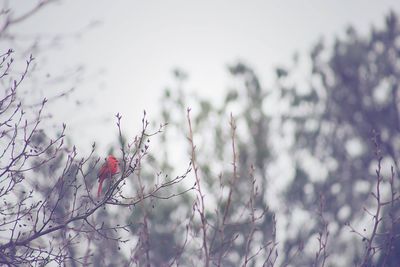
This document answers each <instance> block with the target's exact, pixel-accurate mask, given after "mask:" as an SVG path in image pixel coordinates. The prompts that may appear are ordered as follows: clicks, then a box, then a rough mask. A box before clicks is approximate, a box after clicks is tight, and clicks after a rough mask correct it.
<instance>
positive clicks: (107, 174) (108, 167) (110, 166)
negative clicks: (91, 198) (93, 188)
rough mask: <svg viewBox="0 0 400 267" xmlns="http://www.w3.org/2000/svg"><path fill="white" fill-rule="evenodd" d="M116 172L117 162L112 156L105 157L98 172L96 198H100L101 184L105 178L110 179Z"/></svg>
mask: <svg viewBox="0 0 400 267" xmlns="http://www.w3.org/2000/svg"><path fill="white" fill-rule="evenodd" d="M117 171H118V160H117V158H116V157H114V156H113V155H109V156H108V157H107V160H106V162H104V164H103V166H101V169H100V171H99V174H98V177H99V189H97V197H100V194H101V191H102V189H103V182H104V180H105V179H106V178H111V177H112V176H113V175H114V174H116V173H117Z"/></svg>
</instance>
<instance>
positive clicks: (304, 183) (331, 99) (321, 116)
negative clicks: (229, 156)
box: [278, 12, 400, 266]
mask: <svg viewBox="0 0 400 267" xmlns="http://www.w3.org/2000/svg"><path fill="white" fill-rule="evenodd" d="M399 55H400V23H399V21H398V17H397V15H396V14H395V13H393V12H391V13H389V14H388V15H387V17H386V20H385V26H384V28H383V29H381V30H378V29H372V31H371V33H370V35H369V36H368V37H362V36H360V35H359V34H358V33H357V31H356V30H355V29H354V28H352V27H349V28H348V30H347V32H346V36H345V37H344V38H343V39H339V38H338V39H337V40H336V41H335V43H334V46H333V48H332V50H330V49H327V48H325V45H324V43H323V42H322V41H320V42H319V43H318V44H317V45H315V47H314V49H313V50H312V52H311V66H312V73H311V75H310V79H309V81H310V82H309V90H308V91H304V90H303V91H300V90H298V89H299V88H298V87H297V86H296V85H294V86H293V84H292V85H289V84H290V83H288V82H287V80H289V79H290V78H291V77H290V76H291V74H292V73H293V72H294V71H293V70H288V71H287V73H288V75H287V76H283V77H282V75H278V76H279V77H278V83H279V85H280V90H281V92H282V97H283V98H285V99H288V100H289V101H290V104H291V107H292V108H291V109H290V110H289V111H288V112H287V113H286V114H285V116H284V117H283V124H282V125H283V126H285V125H288V124H291V125H293V123H294V125H295V139H294V140H295V144H294V146H293V155H295V161H296V174H295V178H294V181H293V183H292V184H291V185H290V187H289V188H288V190H287V193H286V199H287V200H288V203H290V205H291V206H292V207H303V206H305V207H306V208H307V209H308V210H313V209H314V210H315V209H316V206H317V200H318V197H319V195H320V194H322V195H323V196H324V198H325V199H326V206H325V214H326V216H327V217H328V218H329V221H330V223H331V224H332V229H336V230H334V231H333V232H332V233H331V234H332V235H333V236H335V237H334V239H335V242H334V244H333V243H331V246H332V251H335V252H337V253H346V251H347V254H349V257H353V261H354V262H353V263H351V262H350V263H348V264H357V261H358V264H359V258H358V256H357V255H360V254H359V253H358V252H359V251H357V249H356V250H355V249H354V245H353V244H352V243H349V242H348V241H347V240H346V239H344V238H342V239H341V238H340V237H343V236H344V235H345V233H347V232H349V230H350V229H349V228H348V227H345V226H346V224H347V223H349V222H350V223H351V222H355V221H356V220H359V219H360V218H362V217H363V216H369V215H367V214H366V213H365V212H364V211H363V207H365V206H366V207H368V205H369V204H370V203H369V202H368V200H367V197H368V195H369V193H370V192H371V190H373V188H375V187H374V186H375V185H376V179H375V178H374V177H375V176H376V174H375V173H374V170H375V168H376V166H377V158H376V156H375V147H374V143H373V142H372V141H371V138H375V137H376V138H377V139H378V140H377V141H378V143H379V147H380V149H382V153H381V154H382V156H383V157H384V160H383V162H384V163H386V164H385V165H384V168H386V169H388V170H389V169H390V164H393V165H394V166H395V170H396V173H399V171H400V169H399V165H398V162H397V159H398V158H399V151H400V142H399V140H400V135H399V130H400V118H399V116H400V112H399V108H400V106H399V103H400V91H399V84H400V64H399V63H400V57H399ZM280 73H282V71H280ZM315 172H318V174H317V175H314V174H315ZM316 176H318V177H316ZM389 176H390V175H389ZM387 181H388V180H386V184H388V182H387ZM396 188H397V189H398V184H397V183H396ZM386 196H390V194H386ZM388 199H389V197H387V200H388ZM399 208H400V207H399V206H398V204H397V205H396V206H394V207H390V208H389V207H387V209H386V215H387V214H388V212H389V209H391V212H395V214H397V216H398V214H399V212H400V210H399ZM290 213H291V212H288V216H290ZM293 219H294V218H293ZM383 226H384V227H383V228H382V230H381V232H382V233H384V232H385V233H388V232H387V231H386V230H387V229H388V227H389V228H390V227H391V225H383ZM319 227H320V225H318V224H315V225H314V227H312V228H311V229H310V232H309V233H304V231H302V232H301V233H299V236H298V237H296V238H295V240H298V239H308V238H309V237H310V236H312V234H315V233H317V232H318V228H319ZM385 228H386V230H385ZM366 230H368V231H369V230H370V229H366ZM397 233H398V232H397ZM381 238H382V240H385V239H387V236H386V238H385V234H383V236H382V237H381ZM397 242H398V241H397ZM291 245H293V243H291V242H288V243H287V246H288V247H287V248H286V251H290V246H291ZM359 248H360V247H359V246H358V249H359ZM388 250H389V248H388V247H386V248H384V249H383V251H386V252H387V251H388ZM382 255H383V256H384V253H383V254H382ZM399 255H400V246H399V245H398V244H396V246H395V248H394V251H392V253H391V256H392V257H390V264H389V263H387V265H385V266H398V263H399V262H400V257H399ZM379 266H380V265H379Z"/></svg>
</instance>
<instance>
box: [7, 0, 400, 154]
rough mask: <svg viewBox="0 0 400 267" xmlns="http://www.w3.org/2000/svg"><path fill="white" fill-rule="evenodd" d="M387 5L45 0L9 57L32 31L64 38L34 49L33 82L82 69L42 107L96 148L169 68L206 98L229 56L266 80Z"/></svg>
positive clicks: (130, 127) (168, 81) (222, 82)
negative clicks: (63, 97)
mask: <svg viewBox="0 0 400 267" xmlns="http://www.w3.org/2000/svg"><path fill="white" fill-rule="evenodd" d="M34 3H36V1H23V0H15V1H14V0H13V1H9V6H10V8H11V9H12V10H13V13H14V14H15V16H17V15H18V14H23V13H24V12H25V11H26V10H29V9H30V8H31V7H32V5H33V4H34ZM390 9H393V10H395V11H400V1H394V0H392V1H388V0H380V1H365V0H354V1H337V0H336V1H333V0H331V1H317V0H308V1H299V0H280V1H267V0H264V1H255V0H250V1H243V0H242V1H239V0H229V1H227V0H221V1H215V0H214V1H210V0H204V1H187V0H170V1H154V0H147V1H123V0H116V1H105V0H81V1H76V0H75V1H72V0H70V1H57V2H56V3H54V4H51V5H48V6H46V7H45V8H44V9H43V10H41V11H40V12H38V13H37V14H35V15H34V16H33V17H32V18H30V19H29V20H27V21H26V22H24V23H21V24H19V25H17V27H16V28H15V29H14V30H13V31H14V32H16V33H18V34H19V35H20V36H22V37H23V38H26V39H24V40H27V41H26V42H22V43H21V44H20V46H18V47H17V49H15V50H16V53H17V54H18V52H22V51H23V50H24V47H26V46H27V45H29V44H31V41H28V40H32V37H35V36H40V42H42V43H44V44H45V43H46V42H49V41H50V40H52V38H53V37H54V36H55V35H60V36H62V37H63V38H64V39H62V41H60V45H59V46H57V47H56V48H48V49H45V50H44V51H39V52H37V54H35V55H34V56H35V57H36V63H37V66H38V68H37V76H36V79H38V80H40V78H41V77H43V79H45V77H57V76H58V75H70V73H71V72H73V70H74V69H76V67H77V66H83V69H84V74H83V75H82V76H79V75H78V76H79V77H78V79H79V80H78V81H77V82H76V90H75V91H74V93H73V94H72V95H71V96H70V97H69V98H68V101H59V102H57V103H55V104H53V105H51V106H50V107H49V112H51V113H52V114H53V115H54V118H53V121H54V122H58V123H61V122H66V123H67V125H68V126H69V128H68V134H69V135H70V136H71V139H72V140H74V142H75V143H77V144H78V146H80V147H82V148H83V149H84V148H90V144H91V143H92V142H93V141H96V142H97V143H98V144H99V146H100V149H105V148H106V147H108V146H109V145H111V144H113V143H114V144H115V141H113V140H115V139H116V138H115V136H116V132H117V129H116V127H115V120H114V115H115V114H116V113H117V112H119V113H121V114H122V115H123V118H124V125H125V126H124V129H125V130H126V131H127V133H129V134H133V133H134V132H135V131H136V130H137V129H138V128H139V127H140V119H141V116H142V112H143V110H144V109H145V110H146V111H147V113H148V114H149V118H150V119H158V118H157V115H158V106H159V103H160V96H161V94H162V90H163V89H164V88H165V87H167V86H172V85H173V84H174V83H173V79H172V75H171V70H172V69H173V68H176V67H179V68H181V69H183V70H185V71H186V72H187V73H188V74H189V82H188V88H189V89H190V90H192V91H195V92H196V93H197V94H199V95H202V96H204V97H209V98H211V99H213V100H215V101H218V100H219V99H221V98H222V96H223V95H224V92H225V90H226V89H227V88H228V86H229V84H230V76H229V74H228V72H227V70H226V66H227V65H228V64H231V63H235V62H237V61H238V60H242V61H244V62H246V63H248V64H249V65H250V66H251V67H253V68H254V69H255V71H256V73H257V74H258V75H259V77H260V79H261V82H262V83H263V85H264V86H265V87H270V86H273V77H274V72H273V69H274V67H276V66H280V65H287V64H290V62H291V58H292V56H293V54H294V53H295V52H299V54H300V56H301V57H306V56H307V54H308V53H309V51H310V49H311V47H312V45H313V44H315V43H316V42H317V41H318V40H319V39H320V38H321V37H323V38H324V39H325V40H326V41H328V43H329V42H332V41H333V40H334V38H335V36H341V35H343V34H344V33H345V28H346V27H347V26H348V25H353V26H354V27H355V28H356V29H357V30H358V31H359V32H361V33H364V34H366V33H367V32H368V31H369V29H370V27H371V25H376V26H378V27H379V26H380V25H382V23H383V21H384V20H383V17H384V15H385V14H387V13H388V12H389V10H390ZM88 25H95V27H88ZM2 47H4V46H2ZM71 77H72V76H71ZM74 77H75V76H74ZM81 77H82V79H81ZM74 79H76V77H75V78H74ZM68 86H70V84H69V83H68V82H67V83H66V84H65V87H62V88H54V86H52V85H51V83H48V84H47V86H46V84H44V85H43V83H42V85H40V89H38V92H39V93H38V95H39V96H40V97H43V96H46V97H51V96H52V95H55V94H57V92H58V91H57V90H65V89H67V88H68ZM36 89H37V88H36ZM77 101H79V103H82V105H79V106H77V105H76V103H77Z"/></svg>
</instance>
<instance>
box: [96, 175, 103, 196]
mask: <svg viewBox="0 0 400 267" xmlns="http://www.w3.org/2000/svg"><path fill="white" fill-rule="evenodd" d="M103 182H104V178H103V177H100V183H99V188H98V189H97V197H100V195H101V191H102V190H103Z"/></svg>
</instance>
